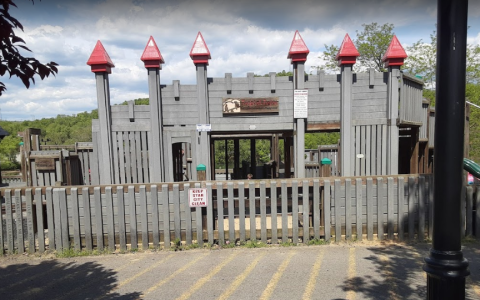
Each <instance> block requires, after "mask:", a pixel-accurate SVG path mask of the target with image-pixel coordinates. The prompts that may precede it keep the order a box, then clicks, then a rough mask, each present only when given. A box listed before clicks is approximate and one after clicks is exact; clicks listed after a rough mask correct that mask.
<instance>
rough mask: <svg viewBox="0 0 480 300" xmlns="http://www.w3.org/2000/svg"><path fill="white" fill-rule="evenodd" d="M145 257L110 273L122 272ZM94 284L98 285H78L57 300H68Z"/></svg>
mask: <svg viewBox="0 0 480 300" xmlns="http://www.w3.org/2000/svg"><path fill="white" fill-rule="evenodd" d="M146 257H147V256H143V257H141V258H137V259H132V260H130V262H129V263H128V264H124V265H122V266H121V267H118V268H116V269H114V270H113V271H112V272H113V273H114V274H117V273H119V272H120V271H122V270H123V269H125V268H126V267H128V266H130V265H132V264H134V263H136V262H139V261H142V260H144V259H145V258H146ZM96 284H98V281H90V282H88V283H87V284H83V285H79V286H78V287H77V288H75V289H73V290H71V291H69V292H68V293H66V294H64V295H62V297H61V298H59V300H61V299H68V298H70V296H71V295H74V294H77V293H78V292H79V291H80V290H84V289H86V288H87V287H89V286H92V285H96ZM100 299H101V298H100Z"/></svg>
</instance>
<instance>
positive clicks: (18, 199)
mask: <svg viewBox="0 0 480 300" xmlns="http://www.w3.org/2000/svg"><path fill="white" fill-rule="evenodd" d="M14 199H15V220H16V228H17V251H18V253H24V252H25V242H24V240H23V217H22V195H21V194H20V190H15V197H14Z"/></svg>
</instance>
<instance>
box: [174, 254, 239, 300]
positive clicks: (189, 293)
mask: <svg viewBox="0 0 480 300" xmlns="http://www.w3.org/2000/svg"><path fill="white" fill-rule="evenodd" d="M237 255H238V251H235V252H234V253H232V255H230V256H229V257H228V258H227V259H225V260H224V261H223V262H222V263H221V264H219V265H218V266H216V267H215V269H213V271H212V272H210V273H209V274H208V275H206V276H205V277H202V278H201V279H199V280H198V281H197V282H196V283H195V285H194V286H193V287H192V288H190V290H188V291H186V292H185V293H183V294H182V295H181V296H180V297H178V298H177V300H185V299H188V298H190V297H191V296H192V295H193V293H195V292H196V291H197V290H198V289H199V288H201V287H202V286H203V285H204V284H205V283H207V282H208V281H209V280H210V279H211V278H212V277H213V276H215V274H217V273H218V272H220V270H222V269H223V268H224V267H225V266H226V265H227V264H228V263H229V262H231V261H232V260H233V259H234V258H235V256H237Z"/></svg>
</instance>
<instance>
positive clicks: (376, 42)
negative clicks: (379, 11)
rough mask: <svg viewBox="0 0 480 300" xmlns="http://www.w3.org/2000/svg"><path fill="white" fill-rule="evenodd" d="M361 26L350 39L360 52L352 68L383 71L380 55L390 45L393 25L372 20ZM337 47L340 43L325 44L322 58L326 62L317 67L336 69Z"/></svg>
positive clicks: (329, 69) (328, 69)
mask: <svg viewBox="0 0 480 300" xmlns="http://www.w3.org/2000/svg"><path fill="white" fill-rule="evenodd" d="M362 27H363V30H362V31H360V32H359V31H358V30H357V31H355V32H356V38H355V39H352V41H353V43H354V44H355V47H357V50H358V52H359V53H360V56H359V57H358V58H357V63H356V64H355V65H354V70H355V71H356V72H359V71H365V70H366V69H368V68H374V69H375V70H376V71H377V72H383V71H385V68H384V67H383V62H382V57H383V55H384V54H385V52H386V51H387V48H388V46H389V45H390V42H391V40H392V37H393V29H394V27H395V26H394V25H393V24H389V23H386V24H383V25H378V24H377V23H375V22H373V23H371V24H362ZM339 49H340V45H338V46H337V45H330V46H328V45H325V51H323V58H324V59H325V60H326V62H325V65H324V66H320V67H319V68H320V69H324V70H327V71H338V70H339V67H338V64H337V59H336V55H337V53H338V50H339Z"/></svg>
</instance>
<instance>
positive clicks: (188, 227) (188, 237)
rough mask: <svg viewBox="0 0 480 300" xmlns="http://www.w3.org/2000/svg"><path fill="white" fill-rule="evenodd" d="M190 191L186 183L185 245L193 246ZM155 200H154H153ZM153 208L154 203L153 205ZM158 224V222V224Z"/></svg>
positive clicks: (184, 201)
mask: <svg viewBox="0 0 480 300" xmlns="http://www.w3.org/2000/svg"><path fill="white" fill-rule="evenodd" d="M189 189H190V184H188V183H186V184H185V185H184V186H183V197H181V198H182V204H183V207H184V209H185V243H186V244H187V245H191V244H192V236H193V232H192V210H191V209H190V203H189V201H188V193H189V192H188V190H189ZM152 199H153V198H152ZM152 206H153V203H152ZM157 224H158V222H157Z"/></svg>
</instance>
